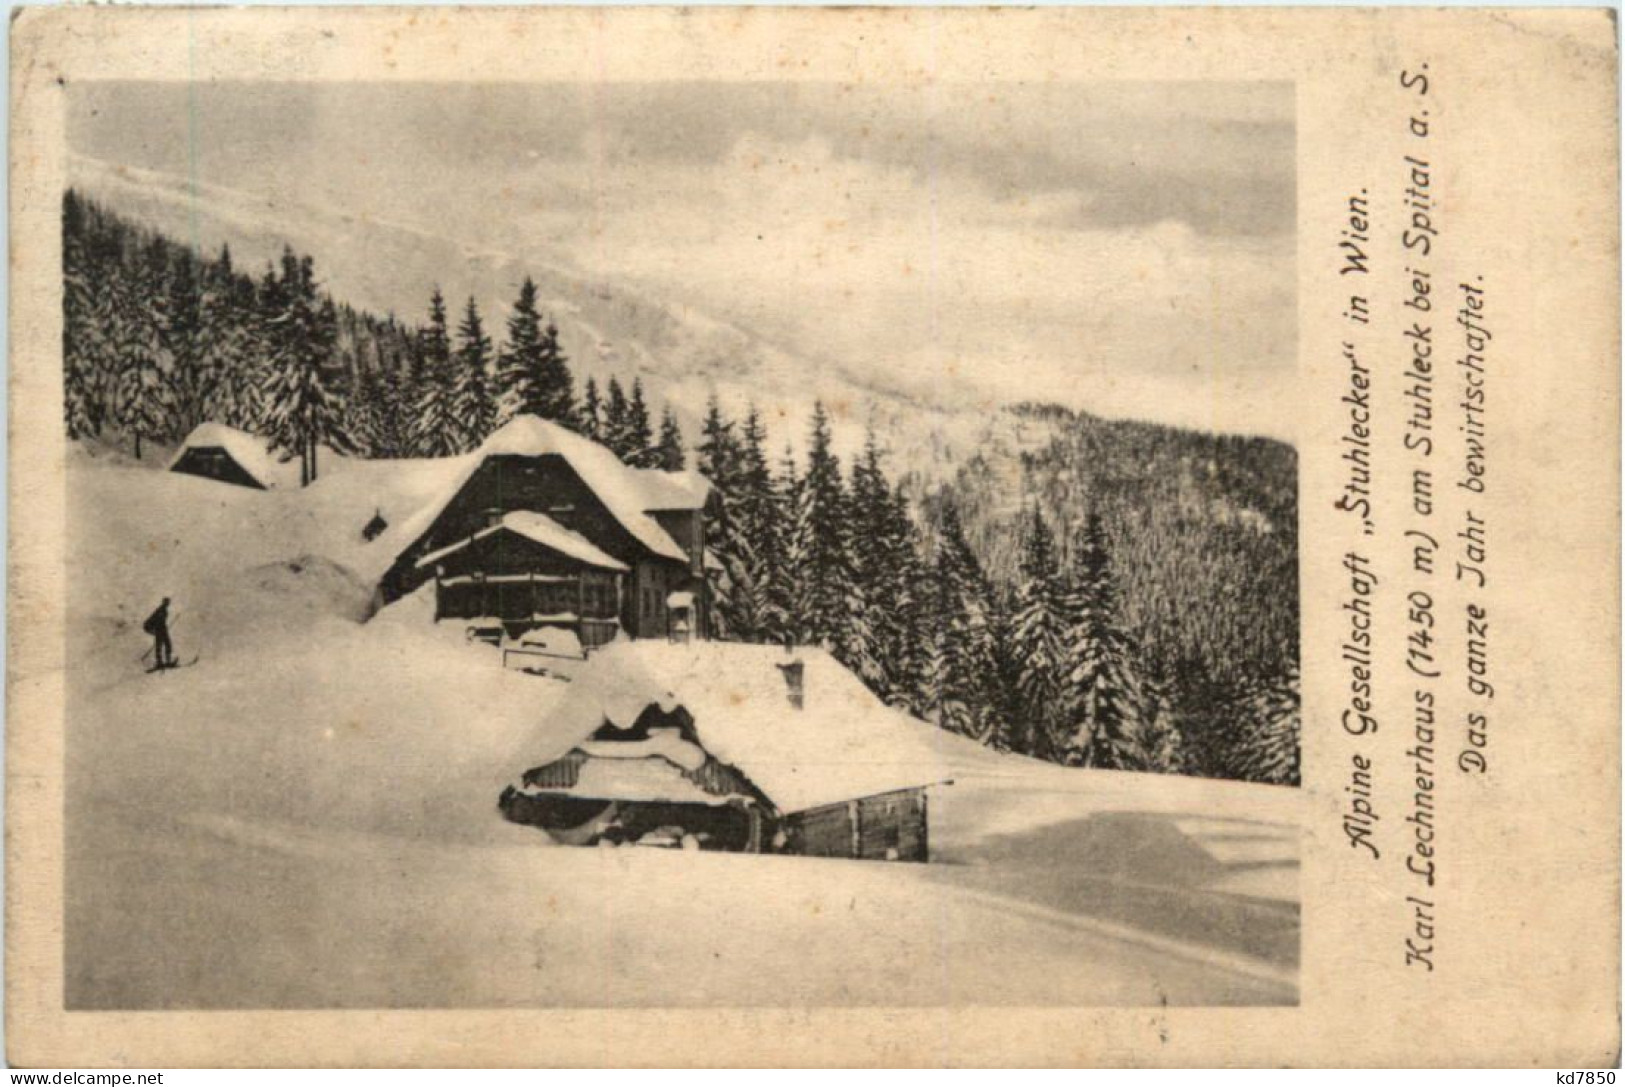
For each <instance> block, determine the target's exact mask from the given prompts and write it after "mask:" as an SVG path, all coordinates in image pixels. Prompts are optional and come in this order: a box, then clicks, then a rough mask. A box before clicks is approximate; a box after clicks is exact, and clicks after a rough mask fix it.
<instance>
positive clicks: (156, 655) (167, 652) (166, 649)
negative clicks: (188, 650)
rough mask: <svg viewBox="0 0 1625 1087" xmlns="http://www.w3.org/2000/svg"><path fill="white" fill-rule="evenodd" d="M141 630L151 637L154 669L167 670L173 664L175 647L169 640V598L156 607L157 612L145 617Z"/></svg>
mask: <svg viewBox="0 0 1625 1087" xmlns="http://www.w3.org/2000/svg"><path fill="white" fill-rule="evenodd" d="M141 629H142V630H144V631H146V632H147V633H148V634H151V635H152V655H153V667H154V668H169V667H171V666H173V665H174V663H175V646H174V644H173V643H171V642H170V640H169V597H167V596H166V597H164V602H163V603H162V604H159V605H158V610H157V611H155V612H153V613H152V614H151V615H149V616H147V621H146V622H145V623H143V624H141Z"/></svg>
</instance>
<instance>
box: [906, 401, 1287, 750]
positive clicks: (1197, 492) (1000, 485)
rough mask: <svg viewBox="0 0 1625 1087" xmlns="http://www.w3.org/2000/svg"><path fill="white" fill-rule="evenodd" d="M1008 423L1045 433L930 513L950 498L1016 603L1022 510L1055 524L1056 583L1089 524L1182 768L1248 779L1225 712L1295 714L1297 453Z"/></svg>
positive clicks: (986, 457)
mask: <svg viewBox="0 0 1625 1087" xmlns="http://www.w3.org/2000/svg"><path fill="white" fill-rule="evenodd" d="M1007 410H1008V411H1010V412H1011V413H1012V414H1014V415H1015V416H1017V417H1018V418H1021V419H1027V420H1035V421H1041V422H1044V423H1047V424H1048V427H1047V429H1046V431H1045V432H1044V434H1045V436H1044V437H1043V438H1042V439H1041V440H1039V441H1037V442H1034V443H1030V444H1029V445H1028V446H1027V447H1026V448H1022V449H1020V450H1019V451H1016V452H1014V453H1009V452H1005V453H1000V452H998V451H996V450H995V451H989V452H986V453H983V454H979V455H977V456H976V457H973V458H972V459H971V460H970V461H969V462H968V463H967V464H965V465H964V466H963V467H961V468H960V470H959V471H958V472H957V473H956V475H955V476H954V478H953V480H952V481H951V482H950V483H949V484H948V485H947V486H945V487H943V488H942V489H941V490H939V491H937V492H936V493H935V494H933V495H931V496H928V497H927V498H926V500H925V506H926V509H927V510H928V511H932V510H934V509H935V508H937V507H938V506H940V504H941V503H942V502H943V501H945V500H946V501H951V502H952V503H953V504H954V505H955V506H956V507H957V509H958V511H959V516H960V519H961V521H962V522H963V525H964V532H965V536H966V539H967V540H968V541H969V542H970V544H971V547H972V549H973V550H974V551H975V552H976V554H977V555H979V556H980V557H981V558H982V560H983V562H984V563H985V564H986V569H987V571H988V574H989V576H990V578H991V579H992V580H993V581H994V582H995V583H996V584H1004V585H1006V586H1009V587H1010V588H1009V591H1010V592H1012V593H1014V592H1016V591H1017V590H1016V586H1017V584H1018V583H1019V581H1020V577H1021V575H1020V566H1021V559H1022V548H1023V541H1024V535H1025V532H1024V529H1023V521H1022V518H1021V516H1020V513H1021V511H1023V510H1036V511H1038V512H1039V514H1040V515H1041V516H1042V518H1043V519H1044V520H1045V521H1046V522H1047V523H1048V524H1050V525H1052V526H1054V534H1055V550H1056V553H1057V565H1058V567H1059V568H1060V570H1061V571H1062V573H1063V575H1067V574H1070V573H1071V572H1072V570H1073V569H1074V568H1075V566H1076V565H1077V563H1078V561H1079V558H1080V556H1081V554H1082V552H1083V551H1084V550H1085V542H1084V533H1085V529H1086V527H1087V523H1088V520H1089V517H1090V516H1091V515H1095V516H1097V517H1098V518H1099V520H1100V523H1101V528H1102V532H1103V536H1104V541H1105V546H1106V548H1107V549H1108V551H1109V553H1110V556H1111V560H1112V564H1113V569H1114V572H1115V581H1116V584H1117V587H1118V591H1119V608H1118V619H1119V622H1120V624H1121V627H1122V630H1123V632H1124V634H1125V635H1126V636H1127V637H1128V639H1129V640H1130V641H1131V642H1132V643H1133V644H1134V645H1135V647H1136V651H1137V652H1136V656H1137V658H1138V663H1139V667H1140V670H1141V672H1142V675H1143V677H1144V678H1145V680H1146V681H1148V682H1150V683H1152V684H1154V685H1155V686H1157V687H1158V688H1160V689H1161V690H1162V691H1163V693H1164V696H1165V697H1167V698H1168V699H1169V700H1170V702H1171V704H1172V708H1173V709H1174V710H1175V711H1176V712H1177V713H1178V714H1179V715H1181V716H1182V717H1183V718H1184V719H1185V721H1186V724H1185V727H1184V732H1185V733H1186V738H1187V740H1190V741H1194V742H1195V746H1196V747H1197V748H1199V749H1200V751H1198V752H1188V753H1187V755H1188V756H1193V755H1194V756H1195V757H1196V758H1197V759H1198V762H1199V764H1200V767H1199V768H1200V769H1201V770H1203V772H1206V773H1210V774H1213V775H1215V776H1237V777H1250V776H1253V774H1252V773H1250V772H1248V771H1247V770H1245V769H1242V768H1240V767H1238V765H1236V760H1235V758H1234V752H1229V751H1227V749H1228V747H1229V743H1228V740H1227V739H1226V736H1225V734H1226V733H1228V732H1229V731H1230V728H1231V718H1233V717H1234V716H1235V714H1234V712H1233V707H1234V705H1235V704H1236V703H1238V702H1246V701H1249V700H1254V701H1256V700H1263V701H1264V702H1265V703H1266V704H1267V703H1270V702H1271V701H1272V700H1277V699H1283V698H1288V697H1290V698H1291V699H1292V701H1293V703H1294V706H1293V711H1294V713H1295V712H1296V707H1295V701H1296V684H1297V672H1298V659H1299V623H1298V608H1299V599H1298V507H1297V452H1296V450H1295V449H1293V448H1292V446H1290V445H1288V444H1286V443H1284V442H1280V441H1275V440H1273V439H1268V438H1249V437H1236V436H1231V435H1217V434H1209V433H1204V432H1200V431H1193V430H1185V429H1180V428H1175V427H1167V426H1161V425H1158V424H1154V423H1146V422H1138V421H1126V420H1107V419H1100V418H1097V417H1095V416H1092V415H1089V414H1087V413H1084V412H1075V411H1072V410H1069V409H1067V408H1064V407H1060V406H1057V405H1048V404H1032V403H1024V404H1017V405H1013V406H1011V407H1010V408H1008V409H1007ZM1255 708H1256V707H1255ZM1242 765H1243V766H1246V765H1248V764H1247V763H1246V762H1245V760H1243V762H1242ZM1192 768H1193V769H1195V768H1198V767H1192ZM1292 776H1293V777H1294V778H1295V773H1294V775H1292Z"/></svg>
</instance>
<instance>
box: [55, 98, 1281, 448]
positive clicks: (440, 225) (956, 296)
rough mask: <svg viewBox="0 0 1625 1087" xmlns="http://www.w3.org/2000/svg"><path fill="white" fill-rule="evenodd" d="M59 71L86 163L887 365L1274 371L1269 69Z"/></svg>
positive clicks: (1104, 401)
mask: <svg viewBox="0 0 1625 1087" xmlns="http://www.w3.org/2000/svg"><path fill="white" fill-rule="evenodd" d="M80 90H81V92H82V93H78V94H75V95H74V96H72V104H73V109H72V115H71V118H70V128H69V131H70V142H71V145H72V149H73V151H74V152H76V153H77V154H78V155H80V156H83V157H84V158H86V159H88V160H93V162H95V163H104V164H109V165H113V166H129V167H136V168H139V169H143V170H150V171H156V172H158V173H160V174H163V175H167V176H170V177H173V178H176V179H191V180H195V181H197V182H198V183H200V184H202V185H208V186H219V187H222V188H224V189H229V190H235V191H237V192H241V193H245V194H249V195H252V196H254V197H256V198H261V199H269V200H272V201H275V202H277V203H279V204H297V205H300V206H303V207H312V208H320V209H324V210H326V211H330V212H338V213H341V214H346V215H350V216H355V217H358V218H362V219H372V220H378V221H384V222H389V223H393V224H399V225H402V226H406V227H410V228H412V229H414V230H419V231H425V232H430V233H435V234H439V235H443V236H445V237H448V238H450V239H453V240H455V241H457V242H459V243H461V244H464V245H467V246H471V247H477V248H485V249H488V250H491V251H494V252H502V253H507V254H510V255H512V256H514V257H517V258H520V259H522V260H524V261H528V262H535V263H550V264H552V265H554V266H557V267H561V268H567V269H572V270H575V271H579V272H581V273H584V274H587V275H590V276H603V277H607V278H610V279H614V280H630V281H635V282H637V283H638V284H640V285H642V286H643V287H644V288H646V289H647V290H649V291H650V292H651V293H653V294H655V296H656V297H659V298H662V299H670V300H672V301H674V302H680V303H684V304H688V305H691V306H694V307H696V308H699V309H702V310H704V311H707V312H709V313H712V314H714V315H716V316H717V317H720V318H724V319H726V320H729V321H733V322H735V323H737V324H740V325H742V326H743V327H745V328H747V329H751V330H753V331H756V332H759V333H761V334H763V335H766V336H769V337H771V338H775V339H777V340H780V341H782V342H783V343H785V344H786V345H787V346H789V347H791V348H792V349H794V350H796V351H797V352H800V353H802V354H804V355H807V356H809V357H813V358H822V359H830V360H839V361H840V362H842V363H845V364H847V365H863V366H867V367H873V368H877V369H878V370H879V371H880V372H881V373H883V374H889V375H891V376H892V377H894V378H895V379H896V381H897V383H898V384H903V385H911V386H916V387H922V388H923V387H934V386H939V385H940V386H941V387H942V388H948V387H959V386H963V387H966V388H972V389H975V390H977V391H979V392H987V391H994V392H1002V393H1003V395H1004V398H1007V399H1015V398H1017V397H1019V396H1034V397H1039V398H1045V399H1056V400H1060V401H1062V402H1065V403H1070V404H1073V405H1076V406H1080V407H1086V408H1094V409H1096V410H1101V411H1105V412H1107V413H1111V412H1112V411H1113V409H1114V407H1117V406H1121V405H1129V406H1130V410H1132V411H1133V413H1134V414H1142V415H1144V414H1151V415H1163V414H1166V415H1167V417H1169V418H1177V419H1182V420H1183V419H1186V418H1187V417H1188V415H1189V412H1188V411H1181V410H1175V409H1176V408H1177V405H1178V402H1179V401H1180V400H1181V399H1186V400H1188V398H1191V397H1199V398H1200V397H1208V398H1212V397H1215V396H1219V395H1221V394H1222V395H1223V396H1225V397H1226V398H1227V400H1228V398H1231V397H1236V396H1239V397H1242V398H1244V402H1243V401H1238V402H1237V403H1235V404H1233V405H1231V409H1230V411H1229V416H1233V415H1234V414H1235V412H1236V411H1238V410H1239V411H1243V412H1244V413H1246V412H1251V413H1253V415H1255V416H1257V415H1270V414H1272V413H1273V408H1272V407H1271V405H1272V404H1274V403H1277V402H1281V400H1282V399H1283V398H1281V397H1280V396H1279V395H1278V391H1279V390H1280V389H1282V388H1283V387H1284V385H1285V383H1286V382H1287V381H1289V380H1290V377H1291V374H1292V370H1293V367H1294V366H1295V358H1296V337H1295V331H1294V329H1295V323H1296V318H1295V283H1296V273H1295V267H1294V249H1295V242H1294V234H1293V231H1294V224H1295V219H1296V210H1295V201H1294V170H1295V167H1294V161H1293V160H1294V144H1295V133H1294V119H1293V96H1292V88H1291V87H1290V86H1289V85H1286V84H1211V83H1184V84H1159V85H1139V84H1084V85H1078V84H1073V85H1061V86H1057V85H1007V84H958V85H952V86H943V85H936V86H921V87H895V86H888V87H875V86H863V85H860V86H855V87H854V86H842V85H831V84H816V85H802V84H659V85H626V84H620V85H598V84H570V85H559V84H554V85H546V84H543V85H528V86H511V85H508V86H498V85H463V86H454V87H445V86H436V87H428V86H421V85H419V86H400V85H394V86H383V85H371V86H368V85H345V84H338V85H327V86H312V85H293V84H258V85H254V84H238V85H205V86H200V87H188V86H184V85H121V86H107V85H104V86H100V87H90V88H80ZM314 255H315V257H316V259H317V266H318V269H320V268H321V267H322V261H323V254H322V253H321V252H319V251H318V252H316V253H315V254H314ZM457 278H458V271H457V269H447V271H446V275H445V280H446V282H445V284H444V286H445V288H446V293H447V295H448V296H449V297H452V298H456V297H458V296H459V293H466V292H460V289H459V286H460V285H459V283H458V282H457ZM330 286H331V287H332V289H333V290H334V292H335V294H337V295H339V296H340V297H345V294H346V291H345V287H346V285H345V284H344V283H343V282H332V283H330ZM385 293H388V292H387V290H386V292H385ZM399 294H400V297H399V298H394V299H377V298H369V299H356V301H358V302H363V303H364V304H370V305H383V306H388V307H390V308H393V309H395V310H396V311H397V312H400V313H403V314H414V315H415V314H417V313H418V312H419V311H420V310H422V308H423V300H422V298H421V297H420V296H419V290H418V288H417V287H416V286H415V285H409V284H405V283H402V284H401V285H400V289H399ZM1164 402H1166V403H1168V404H1170V410H1169V411H1168V412H1166V413H1164V412H1160V411H1157V410H1156V409H1155V405H1156V404H1158V403H1164ZM1148 405H1149V406H1148ZM1229 416H1227V417H1226V418H1225V419H1224V420H1223V423H1224V425H1226V426H1227V428H1230V429H1246V430H1255V431H1258V432H1263V433H1273V434H1282V433H1285V432H1287V431H1288V429H1289V428H1288V427H1287V426H1286V425H1285V424H1283V423H1282V422H1281V421H1279V420H1277V419H1274V418H1255V419H1254V420H1253V421H1252V422H1251V424H1249V423H1248V421H1247V420H1246V419H1245V418H1243V419H1236V418H1232V417H1229Z"/></svg>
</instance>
